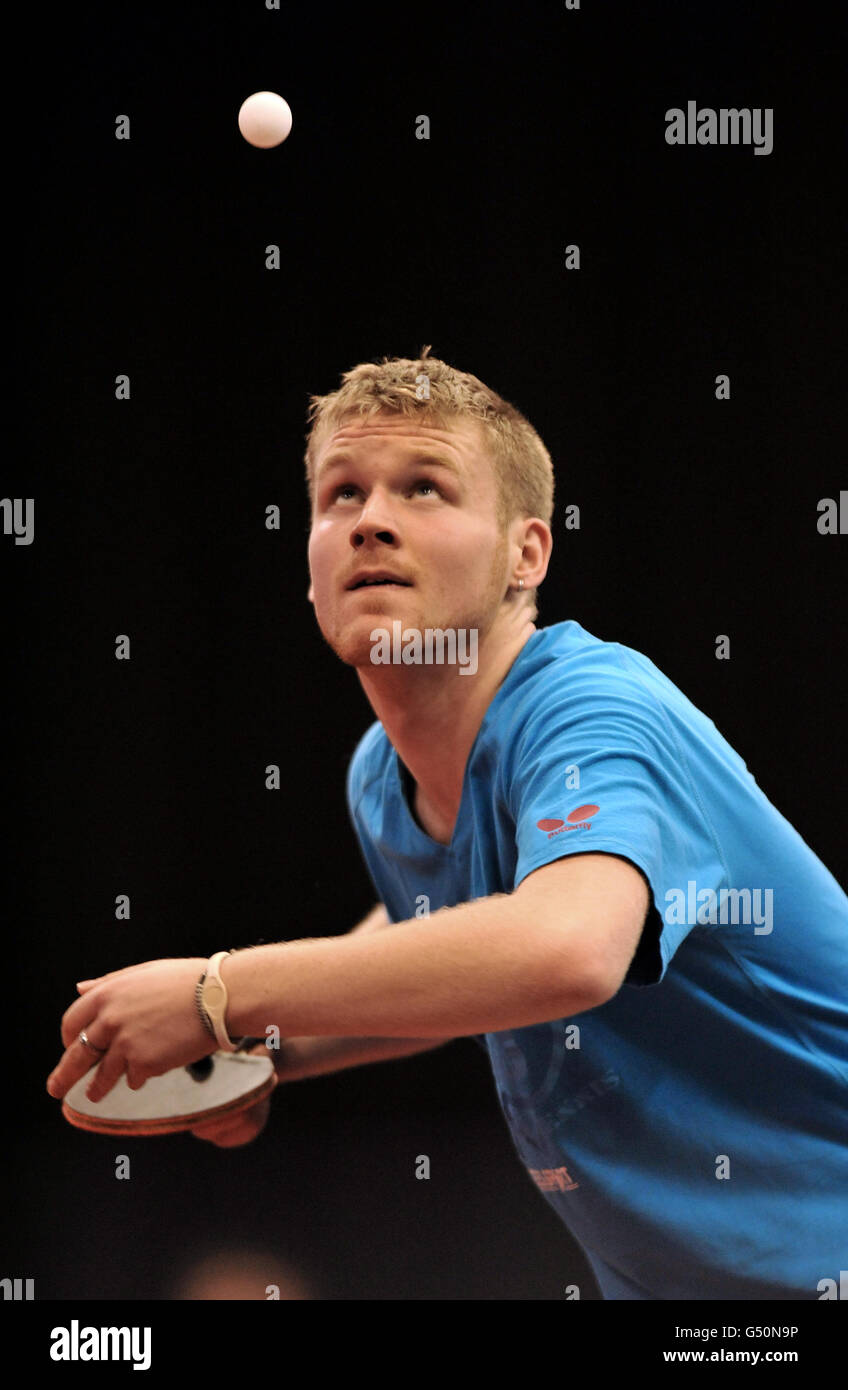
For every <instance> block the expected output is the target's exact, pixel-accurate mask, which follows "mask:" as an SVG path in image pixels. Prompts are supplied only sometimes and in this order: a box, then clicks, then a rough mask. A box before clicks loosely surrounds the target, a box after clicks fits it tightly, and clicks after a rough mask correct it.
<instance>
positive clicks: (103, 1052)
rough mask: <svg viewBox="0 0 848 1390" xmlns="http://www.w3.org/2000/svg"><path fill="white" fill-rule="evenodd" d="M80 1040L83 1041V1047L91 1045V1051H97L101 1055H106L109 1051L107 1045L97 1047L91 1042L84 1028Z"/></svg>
mask: <svg viewBox="0 0 848 1390" xmlns="http://www.w3.org/2000/svg"><path fill="white" fill-rule="evenodd" d="M79 1040H80V1042H81V1043H82V1045H83V1047H90V1048H91V1051H92V1052H96V1053H97V1055H98V1056H99V1057H104V1056H105V1055H106V1053H107V1052H108V1051H109V1049H108V1048H107V1047H95V1046H94V1043H93V1042H89V1040H88V1034H87V1033H86V1031H85V1029H84V1028H83V1030H82V1032H81V1033H80V1035H79Z"/></svg>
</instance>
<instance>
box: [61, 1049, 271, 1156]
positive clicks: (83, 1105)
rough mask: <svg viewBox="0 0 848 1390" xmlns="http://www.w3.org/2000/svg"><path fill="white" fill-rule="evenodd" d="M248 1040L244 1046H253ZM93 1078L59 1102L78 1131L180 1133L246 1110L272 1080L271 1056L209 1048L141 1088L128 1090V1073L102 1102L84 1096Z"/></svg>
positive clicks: (267, 1089) (268, 1088)
mask: <svg viewBox="0 0 848 1390" xmlns="http://www.w3.org/2000/svg"><path fill="white" fill-rule="evenodd" d="M258 1041H260V1042H261V1041H262V1040H261V1039H256V1038H251V1039H249V1040H248V1043H246V1044H245V1046H248V1045H252V1046H256V1043H257V1042H258ZM90 1084H91V1076H90V1075H86V1076H83V1077H81V1078H80V1080H79V1081H77V1082H76V1083H75V1084H74V1085H73V1086H72V1087H71V1088H70V1090H69V1091H68V1093H67V1095H66V1096H65V1098H64V1100H63V1101H62V1114H63V1115H64V1117H65V1119H66V1120H67V1121H68V1123H69V1124H72V1125H74V1126H75V1127H76V1128H77V1129H87V1130H90V1131H91V1132H92V1133H94V1134H128V1135H140V1136H142V1135H148V1134H151V1135H152V1134H179V1133H180V1132H181V1131H182V1130H188V1129H194V1127H195V1126H196V1125H199V1124H201V1123H202V1122H203V1121H205V1120H212V1119H217V1118H218V1117H219V1116H222V1115H237V1114H239V1112H240V1111H242V1110H248V1109H249V1108H250V1107H251V1106H252V1105H256V1104H257V1103H258V1102H259V1101H260V1100H262V1099H263V1098H264V1097H265V1096H267V1095H270V1093H271V1091H273V1089H274V1086H275V1084H276V1078H275V1076H274V1063H273V1061H272V1059H271V1057H270V1055H268V1056H266V1057H261V1056H260V1057H257V1056H253V1055H250V1054H248V1053H247V1052H245V1051H242V1050H239V1051H238V1052H213V1053H212V1054H211V1056H209V1057H203V1058H201V1060H200V1061H199V1062H192V1063H190V1065H189V1066H187V1067H174V1068H173V1070H172V1071H166V1072H165V1073H164V1074H163V1075H162V1076H151V1077H150V1078H149V1080H147V1081H145V1083H144V1085H143V1086H142V1087H141V1089H140V1090H139V1091H131V1090H130V1088H129V1086H128V1085H127V1079H126V1076H122V1077H121V1078H120V1080H119V1081H116V1082H115V1085H114V1086H113V1087H112V1089H111V1091H109V1093H108V1095H105V1096H104V1097H103V1099H102V1100H98V1101H91V1100H89V1099H88V1097H87V1095H86V1094H85V1092H86V1087H87V1086H89V1085H90Z"/></svg>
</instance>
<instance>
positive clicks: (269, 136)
mask: <svg viewBox="0 0 848 1390" xmlns="http://www.w3.org/2000/svg"><path fill="white" fill-rule="evenodd" d="M238 123H239V130H240V131H241V133H242V135H243V136H244V138H245V140H246V141H247V142H248V144H249V145H255V146H256V148H257V149H259V150H270V149H273V147H274V146H275V145H281V144H282V143H283V141H284V140H285V138H286V136H287V135H288V133H289V131H290V130H291V128H292V113H291V107H290V106H289V104H288V102H287V101H284V100H283V98H282V97H281V96H278V95H277V93H276V92H254V93H253V96H252V97H248V98H247V100H246V101H243V102H242V104H241V107H240V108H239V113H238Z"/></svg>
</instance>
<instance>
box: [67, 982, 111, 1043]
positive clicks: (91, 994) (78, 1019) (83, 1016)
mask: <svg viewBox="0 0 848 1390" xmlns="http://www.w3.org/2000/svg"><path fill="white" fill-rule="evenodd" d="M101 1001H102V996H101V995H99V994H98V992H97V990H96V989H95V988H92V989H90V990H87V991H86V993H85V994H82V995H80V997H79V999H75V1000H74V1002H73V1004H71V1006H70V1008H68V1009H66V1010H65V1012H64V1013H63V1015H62V1025H61V1030H62V1043H63V1044H64V1046H65V1047H66V1048H70V1047H71V1046H72V1045H73V1043H74V1042H75V1041H76V1039H77V1038H78V1037H79V1035H80V1033H81V1032H82V1031H83V1029H88V1028H89V1026H90V1025H91V1024H92V1023H93V1022H94V1020H95V1019H96V1017H97V1012H98V1009H99V1007H100V1004H101ZM95 1031H96V1030H95ZM100 1031H101V1032H102V1029H101V1030H100ZM99 1041H100V1040H99V1038H98V1043H99ZM102 1045H103V1046H105V1044H102ZM91 1055H92V1056H93V1055H94V1054H93V1053H92V1054H91Z"/></svg>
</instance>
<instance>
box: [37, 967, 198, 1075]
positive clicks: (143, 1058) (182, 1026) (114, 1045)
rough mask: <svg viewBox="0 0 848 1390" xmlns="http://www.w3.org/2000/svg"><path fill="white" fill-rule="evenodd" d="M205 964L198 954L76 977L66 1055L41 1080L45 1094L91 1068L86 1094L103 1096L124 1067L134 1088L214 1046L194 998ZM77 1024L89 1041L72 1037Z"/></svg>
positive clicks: (65, 1031) (65, 1029) (66, 1024)
mask: <svg viewBox="0 0 848 1390" xmlns="http://www.w3.org/2000/svg"><path fill="white" fill-rule="evenodd" d="M207 964H208V961H206V960H205V959H204V958H203V957H202V956H198V957H195V958H192V957H189V958H186V959H180V960H151V961H146V962H145V963H144V964H143V965H131V966H128V967H127V969H126V970H114V971H112V972H111V974H108V975H101V976H100V977H99V979H96V980H82V981H81V982H80V983H79V984H78V985H77V989H78V990H79V992H80V996H81V997H80V998H79V999H77V1000H76V1001H75V1003H73V1004H72V1005H71V1007H70V1008H69V1009H68V1010H67V1012H66V1013H65V1015H64V1016H63V1018H62V1042H63V1043H64V1045H65V1053H64V1056H63V1057H62V1058H61V1060H60V1062H59V1064H58V1066H57V1067H56V1068H55V1070H54V1071H53V1072H52V1073H51V1075H50V1077H49V1079H48V1081H47V1090H48V1091H49V1093H50V1095H51V1096H55V1097H57V1098H58V1099H61V1098H62V1096H64V1095H65V1094H66V1092H67V1091H69V1090H70V1088H71V1086H73V1085H74V1083H75V1082H76V1081H79V1079H80V1077H82V1076H85V1074H86V1072H88V1071H91V1070H92V1068H96V1070H95V1071H94V1075H93V1077H92V1080H91V1084H90V1086H89V1087H88V1090H87V1092H86V1094H87V1095H88V1097H89V1099H90V1100H94V1101H97V1100H102V1099H103V1097H104V1096H105V1095H108V1093H109V1091H111V1089H112V1087H113V1086H114V1085H115V1082H116V1081H118V1080H119V1078H120V1077H121V1076H123V1075H124V1073H126V1077H127V1085H128V1086H129V1087H130V1089H131V1090H133V1091H137V1090H138V1089H139V1088H140V1087H141V1086H143V1085H144V1082H145V1081H146V1080H147V1079H148V1078H149V1077H151V1076H161V1075H162V1074H163V1073H164V1072H166V1071H171V1070H172V1068H174V1067H180V1066H187V1065H188V1063H189V1062H198V1061H200V1058H201V1057H208V1056H209V1054H210V1053H212V1052H215V1051H217V1047H218V1044H217V1042H216V1041H215V1039H214V1038H213V1037H212V1035H211V1034H210V1033H207V1031H206V1029H205V1028H204V1026H203V1023H202V1022H201V1019H200V1015H199V1014H198V1012H197V1008H196V1005H195V1001H194V990H195V986H196V984H197V982H198V980H199V979H200V976H201V975H202V974H203V971H204V970H205V969H206V966H207ZM81 1030H84V1031H85V1033H86V1034H87V1036H88V1039H89V1042H90V1044H91V1047H86V1046H85V1044H84V1043H82V1042H80V1041H79V1034H80V1031H81ZM92 1048H96V1049H97V1050H98V1051H97V1052H95V1051H92ZM98 1053H100V1054H101V1055H99V1056H98Z"/></svg>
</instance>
